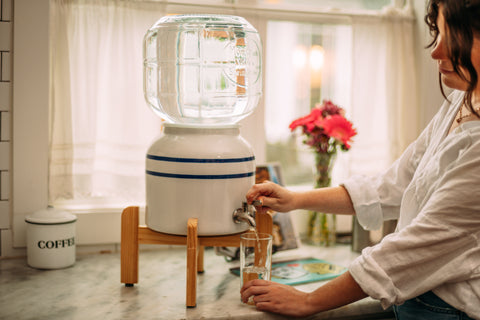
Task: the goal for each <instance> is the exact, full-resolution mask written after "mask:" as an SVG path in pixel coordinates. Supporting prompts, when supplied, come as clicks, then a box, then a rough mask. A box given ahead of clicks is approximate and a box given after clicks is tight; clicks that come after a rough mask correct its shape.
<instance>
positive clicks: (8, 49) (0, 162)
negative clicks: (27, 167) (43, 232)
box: [0, 0, 13, 256]
mask: <svg viewBox="0 0 480 320" xmlns="http://www.w3.org/2000/svg"><path fill="white" fill-rule="evenodd" d="M0 4H1V5H0V256H3V255H4V254H5V252H4V253H3V254H2V248H3V249H4V248H5V243H3V245H2V240H3V242H6V241H5V239H7V237H8V238H9V237H10V236H11V213H10V211H11V210H10V208H11V201H10V199H11V197H10V189H11V175H10V172H11V154H12V151H11V150H12V144H11V143H12V139H11V128H12V126H11V123H12V122H11V119H12V116H11V115H12V66H13V62H12V56H13V54H12V48H13V43H12V30H13V0H0ZM8 242H9V244H10V241H8Z"/></svg>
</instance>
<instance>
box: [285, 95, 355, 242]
mask: <svg viewBox="0 0 480 320" xmlns="http://www.w3.org/2000/svg"><path fill="white" fill-rule="evenodd" d="M289 127H290V130H291V131H295V130H296V129H297V128H299V127H300V128H301V130H302V134H303V135H305V139H304V141H303V142H304V143H305V144H306V145H308V146H310V147H311V148H312V149H313V150H314V152H315V166H316V173H317V176H316V180H315V181H316V184H315V187H316V188H323V187H328V186H330V181H331V170H332V166H333V162H334V161H335V155H336V153H337V150H338V149H340V150H342V151H348V150H349V149H350V147H351V142H352V138H353V137H354V136H355V135H356V134H357V131H356V130H355V129H354V128H353V124H352V123H351V122H350V121H348V120H347V119H346V118H345V110H344V109H342V108H340V107H338V106H337V105H335V104H334V103H332V102H331V101H329V100H325V101H323V103H322V104H317V105H315V107H314V108H313V109H312V110H311V112H310V113H309V114H308V115H306V116H304V117H301V118H298V119H296V120H294V121H292V123H291V124H290V126H289ZM308 237H309V239H310V241H311V242H313V243H315V244H320V245H325V246H329V245H332V244H334V242H335V216H334V215H328V214H325V213H321V212H310V214H309V224H308Z"/></svg>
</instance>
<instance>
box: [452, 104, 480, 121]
mask: <svg viewBox="0 0 480 320" xmlns="http://www.w3.org/2000/svg"><path fill="white" fill-rule="evenodd" d="M462 110H463V106H462V107H461V108H460V112H459V113H458V118H457V123H460V122H462V120H463V119H466V118H468V117H471V116H472V115H473V113H472V112H469V113H467V114H466V115H464V116H462ZM473 110H475V111H476V112H477V113H478V112H480V107H478V108H474V109H473Z"/></svg>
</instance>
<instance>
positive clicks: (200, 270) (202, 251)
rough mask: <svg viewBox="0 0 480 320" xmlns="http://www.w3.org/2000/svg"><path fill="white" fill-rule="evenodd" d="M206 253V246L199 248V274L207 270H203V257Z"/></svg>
mask: <svg viewBox="0 0 480 320" xmlns="http://www.w3.org/2000/svg"><path fill="white" fill-rule="evenodd" d="M204 253H205V246H200V247H198V257H197V272H198V273H203V272H205V269H204V268H203V255H204Z"/></svg>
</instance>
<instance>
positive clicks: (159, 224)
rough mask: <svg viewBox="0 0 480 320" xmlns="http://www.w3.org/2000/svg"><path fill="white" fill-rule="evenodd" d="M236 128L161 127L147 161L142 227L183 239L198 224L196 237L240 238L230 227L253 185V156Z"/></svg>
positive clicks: (236, 226)
mask: <svg viewBox="0 0 480 320" xmlns="http://www.w3.org/2000/svg"><path fill="white" fill-rule="evenodd" d="M239 133H240V131H239V125H236V124H234V125H223V126H216V127H191V126H187V125H182V124H165V130H164V134H163V136H162V137H160V139H158V140H157V141H156V142H154V143H153V145H152V146H151V147H150V149H149V150H148V153H147V159H146V184H147V185H146V190H147V191H146V192H147V198H146V200H147V211H146V223H147V226H148V227H149V228H150V229H152V230H155V231H159V232H164V233H169V234H180V235H184V234H186V232H187V220H188V218H198V219H199V221H198V234H199V235H223V234H234V233H239V232H242V231H244V230H247V229H248V228H249V226H248V224H246V223H241V224H236V223H234V222H233V212H234V211H235V209H237V208H241V207H242V202H244V201H245V194H246V193H247V191H248V190H249V188H250V187H251V186H252V185H253V184H254V183H255V156H254V154H253V149H252V147H251V146H250V145H249V144H248V143H247V142H246V141H245V139H243V138H242V137H241V136H240V134H239Z"/></svg>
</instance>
